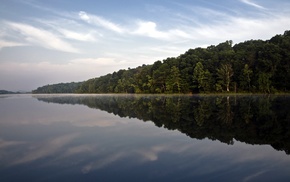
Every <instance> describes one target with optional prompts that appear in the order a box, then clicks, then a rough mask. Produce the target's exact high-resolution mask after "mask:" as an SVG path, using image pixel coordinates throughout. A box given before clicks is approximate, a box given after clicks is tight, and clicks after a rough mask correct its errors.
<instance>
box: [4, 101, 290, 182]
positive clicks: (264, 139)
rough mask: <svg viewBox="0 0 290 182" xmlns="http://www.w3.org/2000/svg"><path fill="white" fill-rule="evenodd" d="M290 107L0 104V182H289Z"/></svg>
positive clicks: (271, 103) (247, 104)
mask: <svg viewBox="0 0 290 182" xmlns="http://www.w3.org/2000/svg"><path fill="white" fill-rule="evenodd" d="M289 111H290V97H288V96H278V97H277V96H275V97H273V96H250V97H249V96H236V97H233V96H230V97H226V96H218V97H216V96H215V97H214V96H207V97H197V96H152V95H3V96H0V180H1V182H2V181H3V182H5V181H289V180H290V155H289V154H290V112H289Z"/></svg>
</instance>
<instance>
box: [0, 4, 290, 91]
mask: <svg viewBox="0 0 290 182" xmlns="http://www.w3.org/2000/svg"><path fill="white" fill-rule="evenodd" d="M0 25H1V26H0V89H6V90H12V91H18V90H26V91H30V90H32V89H36V88H37V87H39V86H43V85H46V84H53V83H60V82H71V81H84V80H87V79H89V78H94V77H99V76H101V75H105V74H107V73H112V72H114V71H118V70H119V69H127V68H128V67H130V68H134V67H137V66H140V65H142V64H152V63H154V62H155V61H157V60H163V59H165V58H167V57H175V56H178V55H180V54H182V53H184V52H185V51H187V50H188V49H189V48H196V47H207V46H209V45H216V44H218V43H221V42H224V41H226V40H233V42H234V44H235V43H239V42H243V41H245V40H250V39H262V40H266V39H269V38H271V37H272V36H274V35H276V34H283V33H284V31H285V30H290V2H289V1H288V0H218V1H217V0H95V1H93V0H74V1H71V0H9V1H8V0H0Z"/></svg>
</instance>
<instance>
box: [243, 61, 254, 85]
mask: <svg viewBox="0 0 290 182" xmlns="http://www.w3.org/2000/svg"><path fill="white" fill-rule="evenodd" d="M252 75H253V71H252V70H251V69H250V68H249V65H248V64H245V66H244V69H243V70H242V76H241V86H242V88H243V89H246V90H248V91H250V89H251V80H252Z"/></svg>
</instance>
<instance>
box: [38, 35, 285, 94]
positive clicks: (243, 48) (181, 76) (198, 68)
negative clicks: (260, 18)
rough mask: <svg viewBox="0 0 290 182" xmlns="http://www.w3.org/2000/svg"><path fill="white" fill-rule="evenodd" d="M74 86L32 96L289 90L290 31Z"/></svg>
mask: <svg viewBox="0 0 290 182" xmlns="http://www.w3.org/2000/svg"><path fill="white" fill-rule="evenodd" d="M75 86H76V87H73V88H71V89H70V90H69V91H67V89H64V85H63V84H61V85H48V86H44V87H41V89H40V88H38V89H37V90H35V91H33V93H60V92H62V93H66V92H69V93H71V92H74V93H212V92H251V93H274V92H289V90H290V31H285V32H284V34H282V35H276V36H274V37H272V38H271V39H270V40H265V41H263V40H248V41H245V42H242V43H238V44H235V45H233V42H232V41H231V40H229V41H225V42H223V43H220V44H218V45H216V46H215V45H211V46H209V47H207V48H200V47H199V48H195V49H189V50H188V51H187V52H185V53H184V54H181V55H180V56H178V57H172V58H167V59H164V60H162V61H160V60H158V61H156V62H155V63H154V64H152V65H144V64H143V65H142V66H139V67H137V68H133V69H127V70H124V69H122V70H119V71H117V72H114V73H109V74H107V75H104V76H101V77H98V78H92V79H89V80H87V81H84V82H81V83H80V84H78V85H75ZM51 87H53V88H54V89H55V90H54V89H52V90H53V91H51V89H48V88H51ZM59 87H62V88H63V89H59Z"/></svg>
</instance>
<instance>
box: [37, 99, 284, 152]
mask: <svg viewBox="0 0 290 182" xmlns="http://www.w3.org/2000/svg"><path fill="white" fill-rule="evenodd" d="M36 98H37V99H38V100H41V101H44V102H48V103H50V102H52V103H59V104H73V105H74V104H81V105H86V106H88V107H90V108H95V109H99V110H103V111H106V112H108V113H112V114H114V115H118V116H120V117H129V118H138V119H140V120H143V121H152V122H154V124H155V125H156V126H157V127H163V128H166V129H168V130H177V131H180V132H181V133H184V134H186V135H187V136H189V137H191V138H196V139H204V138H208V139H211V140H219V141H221V142H223V143H227V144H233V143H234V140H237V141H241V142H246V143H248V144H259V145H264V144H268V145H271V146H272V147H273V148H275V149H276V150H282V151H285V152H286V153H287V154H290V143H289V139H290V113H289V107H290V102H289V101H290V100H289V99H290V98H289V97H288V96H274V97H273V96H251V97H246V96H235V97H232V96H228V97H227V96H217V97H212V96H204V97H200V96H187V95H185V96H182V95H178V96H164V95H163V96H153V95H151V96H149V95H138V96H135V95H134V96H133V95H122V94H120V95H95V96H78V97H76V96H66V97H59V96H54V97H41V96H40V97H39V96H36Z"/></svg>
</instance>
